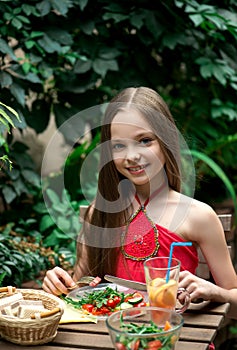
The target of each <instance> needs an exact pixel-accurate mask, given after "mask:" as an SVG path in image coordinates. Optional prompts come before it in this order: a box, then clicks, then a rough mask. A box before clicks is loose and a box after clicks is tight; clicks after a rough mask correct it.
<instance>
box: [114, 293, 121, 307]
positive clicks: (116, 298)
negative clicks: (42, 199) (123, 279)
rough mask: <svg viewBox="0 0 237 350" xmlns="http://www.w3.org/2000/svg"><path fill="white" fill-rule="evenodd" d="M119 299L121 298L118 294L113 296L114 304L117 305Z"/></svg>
mask: <svg viewBox="0 0 237 350" xmlns="http://www.w3.org/2000/svg"><path fill="white" fill-rule="evenodd" d="M121 300H122V298H121V297H119V296H118V295H115V297H114V302H115V305H118V304H119V303H120V302H121Z"/></svg>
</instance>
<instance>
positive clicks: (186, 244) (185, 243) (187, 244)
mask: <svg viewBox="0 0 237 350" xmlns="http://www.w3.org/2000/svg"><path fill="white" fill-rule="evenodd" d="M191 245H192V242H173V243H171V245H170V255H169V261H168V272H167V275H166V283H167V282H168V281H169V279H170V265H171V260H172V255H173V249H174V247H175V246H189V247H190V246H191Z"/></svg>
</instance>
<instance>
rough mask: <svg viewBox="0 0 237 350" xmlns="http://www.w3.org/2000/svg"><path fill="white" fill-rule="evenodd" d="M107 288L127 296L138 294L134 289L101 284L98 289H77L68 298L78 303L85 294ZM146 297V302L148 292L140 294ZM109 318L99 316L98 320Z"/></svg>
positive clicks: (112, 284)
mask: <svg viewBox="0 0 237 350" xmlns="http://www.w3.org/2000/svg"><path fill="white" fill-rule="evenodd" d="M107 287H110V288H112V289H114V290H115V289H117V291H118V292H124V293H125V294H130V293H134V292H136V290H134V289H128V288H126V287H122V286H119V285H117V284H114V283H100V284H98V286H96V287H90V286H86V287H81V288H77V289H74V290H72V291H71V292H70V293H68V295H67V297H69V298H71V299H73V300H75V301H78V300H80V299H81V298H83V296H84V295H85V293H88V292H90V291H91V292H95V291H100V290H105V289H106V288H107ZM139 293H141V294H142V295H143V296H144V300H145V301H146V300H147V293H146V292H139ZM107 317H108V316H97V318H98V320H105V319H106V318H107Z"/></svg>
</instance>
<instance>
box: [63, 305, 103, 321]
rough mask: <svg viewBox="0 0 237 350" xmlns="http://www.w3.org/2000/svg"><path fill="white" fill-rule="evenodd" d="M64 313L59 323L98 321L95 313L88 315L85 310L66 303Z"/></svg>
mask: <svg viewBox="0 0 237 350" xmlns="http://www.w3.org/2000/svg"><path fill="white" fill-rule="evenodd" d="M64 304H65V305H64V313H63V315H62V317H61V320H60V321H59V324H64V323H79V322H92V323H97V317H96V316H94V315H87V314H86V313H85V312H84V311H81V310H78V309H75V308H74V307H73V306H71V305H68V304H67V303H64Z"/></svg>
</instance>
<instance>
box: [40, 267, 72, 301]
mask: <svg viewBox="0 0 237 350" xmlns="http://www.w3.org/2000/svg"><path fill="white" fill-rule="evenodd" d="M74 285H75V282H74V281H73V279H72V277H71V276H70V275H69V274H68V273H67V272H66V271H64V270H63V269H62V268H61V267H58V266H56V267H54V268H53V269H52V270H48V271H47V272H46V275H45V277H44V280H43V284H42V288H43V289H44V290H45V291H46V292H48V293H51V294H54V295H60V294H68V289H67V287H73V286H74Z"/></svg>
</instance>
